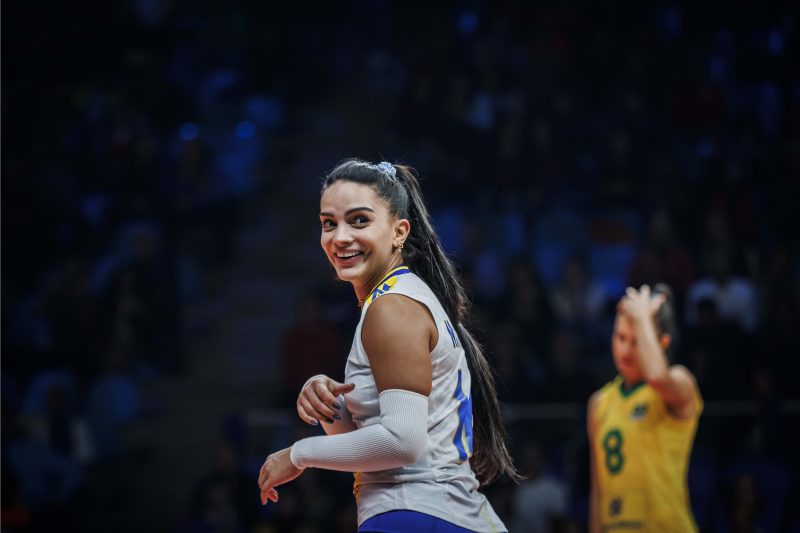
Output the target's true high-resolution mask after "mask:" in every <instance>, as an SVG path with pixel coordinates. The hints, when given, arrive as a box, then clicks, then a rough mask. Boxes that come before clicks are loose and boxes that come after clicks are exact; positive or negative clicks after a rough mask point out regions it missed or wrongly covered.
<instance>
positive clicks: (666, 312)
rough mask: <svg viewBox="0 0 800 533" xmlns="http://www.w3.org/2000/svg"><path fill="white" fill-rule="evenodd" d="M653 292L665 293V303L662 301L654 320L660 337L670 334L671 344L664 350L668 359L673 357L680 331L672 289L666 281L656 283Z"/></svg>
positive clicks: (654, 293) (654, 294)
mask: <svg viewBox="0 0 800 533" xmlns="http://www.w3.org/2000/svg"><path fill="white" fill-rule="evenodd" d="M652 294H653V296H658V295H659V294H663V295H664V303H662V304H661V306H660V307H659V308H658V311H656V314H655V316H654V317H653V321H654V322H655V326H656V332H657V333H658V336H659V337H662V336H664V335H669V336H670V339H671V340H670V343H669V346H667V348H666V349H665V350H664V353H665V354H666V355H667V359H671V356H672V350H671V348H672V345H673V343H674V342H675V336H676V334H677V331H678V327H677V325H676V321H675V311H674V305H673V300H674V298H673V296H672V289H671V288H670V287H669V285H667V284H665V283H656V285H655V286H654V287H653V292H652Z"/></svg>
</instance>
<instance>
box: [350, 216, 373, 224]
mask: <svg viewBox="0 0 800 533" xmlns="http://www.w3.org/2000/svg"><path fill="white" fill-rule="evenodd" d="M367 222H369V219H368V218H367V217H365V216H364V215H359V216H357V217H354V218H353V224H356V225H358V224H366V223H367Z"/></svg>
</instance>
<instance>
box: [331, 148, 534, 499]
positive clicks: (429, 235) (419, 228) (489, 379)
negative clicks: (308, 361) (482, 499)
mask: <svg viewBox="0 0 800 533" xmlns="http://www.w3.org/2000/svg"><path fill="white" fill-rule="evenodd" d="M381 165H383V163H382V164H381ZM385 168H386V167H383V169H382V168H381V167H379V166H378V165H372V164H370V163H367V162H365V161H360V160H357V159H351V160H347V161H344V162H342V163H340V164H339V165H338V166H337V167H336V168H334V169H333V170H332V171H331V172H330V173H329V174H328V175H327V176H326V177H325V181H324V182H323V186H322V190H323V192H324V191H325V189H327V188H328V187H329V186H330V185H332V184H333V183H334V182H336V181H339V180H346V181H352V182H356V183H362V184H365V185H369V186H370V187H372V188H373V189H374V190H375V191H376V192H377V194H378V196H380V197H381V198H383V199H384V200H385V201H386V203H387V205H388V206H389V210H390V211H391V212H392V214H393V215H394V216H396V217H398V218H406V219H408V221H409V223H410V224H411V231H410V233H409V235H408V238H407V239H406V241H405V243H404V246H403V259H404V261H405V263H406V264H407V265H408V266H409V267H410V268H411V270H413V271H414V273H415V274H417V275H418V276H419V277H420V278H422V280H423V281H425V283H427V284H428V286H429V287H430V288H431V290H432V291H433V293H434V294H435V295H436V297H437V298H438V299H439V301H440V302H441V304H442V306H443V307H444V309H445V311H446V312H447V315H448V316H449V317H450V319H451V320H453V321H454V322H455V323H456V324H457V326H458V330H459V337H460V339H461V342H462V345H463V347H464V351H465V353H466V357H467V363H468V365H469V371H470V374H471V375H472V390H471V398H472V416H473V420H474V423H473V425H472V427H473V439H474V447H475V450H474V454H473V456H472V458H471V459H470V466H472V469H473V470H474V472H475V474H476V475H477V476H478V479H479V480H480V481H481V484H483V485H487V484H489V483H491V482H493V481H494V480H495V479H496V478H497V477H498V476H499V475H502V474H507V475H508V476H509V477H510V478H511V479H513V480H515V481H519V480H521V479H522V476H520V475H519V473H518V472H517V470H516V469H515V468H514V465H513V463H512V459H511V455H510V453H509V452H508V444H507V440H508V437H507V433H506V429H505V426H504V425H503V419H502V416H501V413H500V401H499V400H498V399H497V387H496V385H495V377H494V372H493V371H492V368H491V367H490V365H489V362H488V361H487V359H486V357H485V356H484V355H483V351H482V349H481V347H480V345H479V344H478V342H477V341H476V340H475V339H474V338H473V336H472V335H471V334H470V332H469V330H468V329H467V325H468V324H469V321H470V312H469V302H468V300H467V296H466V292H465V290H464V285H463V283H462V281H461V276H460V275H459V274H458V271H457V270H456V268H455V265H454V264H453V262H452V261H451V260H450V259H449V258H448V257H447V255H446V254H445V252H444V250H443V249H442V245H441V243H440V242H439V237H438V236H437V235H436V232H435V231H434V229H433V226H431V222H430V215H429V214H428V210H427V208H426V207H425V202H424V201H423V199H422V192H421V190H420V187H419V181H418V180H417V176H416V173H415V171H414V169H412V168H411V167H408V166H405V165H393V166H392V168H394V170H395V172H394V173H392V172H391V170H390V171H389V172H387V171H386V170H385ZM392 174H394V175H392Z"/></svg>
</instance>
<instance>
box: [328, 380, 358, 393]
mask: <svg viewBox="0 0 800 533" xmlns="http://www.w3.org/2000/svg"><path fill="white" fill-rule="evenodd" d="M355 388H356V384H355V383H336V382H335V381H334V383H333V386H332V387H331V389H330V390H331V394H332V395H333V396H339V395H340V394H347V393H348V392H352V391H353V389H355Z"/></svg>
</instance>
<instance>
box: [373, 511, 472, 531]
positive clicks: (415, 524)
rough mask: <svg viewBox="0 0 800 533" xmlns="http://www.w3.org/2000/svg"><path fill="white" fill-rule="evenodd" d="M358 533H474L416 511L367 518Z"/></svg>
mask: <svg viewBox="0 0 800 533" xmlns="http://www.w3.org/2000/svg"><path fill="white" fill-rule="evenodd" d="M358 533H474V532H473V531H472V530H471V529H465V528H463V527H461V526H457V525H455V524H453V523H452V522H448V521H447V520H442V519H441V518H436V517H435V516H431V515H429V514H424V513H418V512H416V511H389V512H387V513H381V514H379V515H375V516H373V517H372V518H367V519H366V520H364V523H363V524H361V525H360V526H359V527H358Z"/></svg>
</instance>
